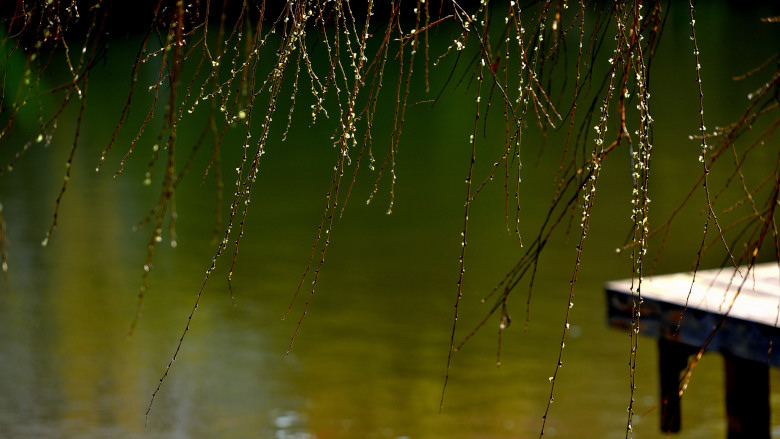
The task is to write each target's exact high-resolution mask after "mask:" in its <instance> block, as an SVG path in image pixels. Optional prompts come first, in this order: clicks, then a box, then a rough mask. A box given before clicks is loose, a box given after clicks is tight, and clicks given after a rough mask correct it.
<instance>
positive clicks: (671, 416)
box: [658, 338, 697, 432]
mask: <svg viewBox="0 0 780 439" xmlns="http://www.w3.org/2000/svg"><path fill="white" fill-rule="evenodd" d="M696 352H697V349H696V348H694V347H691V346H688V345H686V344H682V343H678V342H675V341H670V340H666V339H663V338H659V339H658V364H659V367H660V370H659V372H660V381H661V431H665V432H678V431H680V397H679V392H680V376H681V374H682V372H683V371H684V370H685V368H686V367H688V358H689V357H690V356H691V355H693V354H695V353H696Z"/></svg>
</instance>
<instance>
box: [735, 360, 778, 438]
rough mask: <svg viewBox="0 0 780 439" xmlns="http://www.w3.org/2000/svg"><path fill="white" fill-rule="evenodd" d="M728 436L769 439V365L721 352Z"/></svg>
mask: <svg viewBox="0 0 780 439" xmlns="http://www.w3.org/2000/svg"><path fill="white" fill-rule="evenodd" d="M724 359H725V365H726V414H727V416H728V429H729V433H728V439H743V438H757V439H764V438H766V439H769V437H770V436H769V424H770V420H769V418H770V409H769V366H768V365H767V364H766V363H761V362H758V361H751V360H744V359H741V358H736V357H732V356H728V355H725V356H724Z"/></svg>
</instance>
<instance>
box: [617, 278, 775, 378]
mask: <svg viewBox="0 0 780 439" xmlns="http://www.w3.org/2000/svg"><path fill="white" fill-rule="evenodd" d="M634 284H636V282H634ZM640 288H641V291H640V292H641V297H642V305H641V307H640V312H641V317H640V323H639V328H640V332H641V333H642V334H645V335H648V336H651V337H656V338H664V339H667V340H671V341H677V342H680V343H685V344H688V345H691V346H701V345H703V344H705V342H707V340H708V339H709V338H710V337H712V339H711V340H710V341H709V342H708V343H707V346H706V348H707V349H708V350H713V351H718V352H721V353H724V354H727V355H732V356H735V357H737V358H744V359H748V360H752V361H759V362H763V363H768V364H770V365H771V366H775V367H780V349H773V345H774V344H775V342H776V341H777V342H780V328H778V326H779V325H780V268H779V267H778V264H776V263H768V264H760V265H756V266H755V267H754V268H753V269H752V270H750V271H748V270H747V268H745V267H741V268H740V271H739V272H736V271H734V270H733V269H723V270H703V271H699V272H698V273H696V276H695V279H694V276H693V274H692V273H677V274H670V275H662V276H654V277H653V278H647V279H644V280H643V282H642V285H641V287H640ZM605 289H606V291H607V301H608V319H609V324H610V325H612V326H615V327H619V328H626V329H628V328H630V327H631V316H632V312H633V307H632V303H633V301H634V300H636V299H637V297H638V295H637V290H638V288H637V287H636V285H634V287H633V288H632V281H631V280H630V279H625V280H620V281H613V282H608V283H607V284H606V286H605ZM632 291H633V294H632ZM718 326H720V328H719V329H718V331H717V332H713V331H714V330H715V328H716V327H718Z"/></svg>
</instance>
